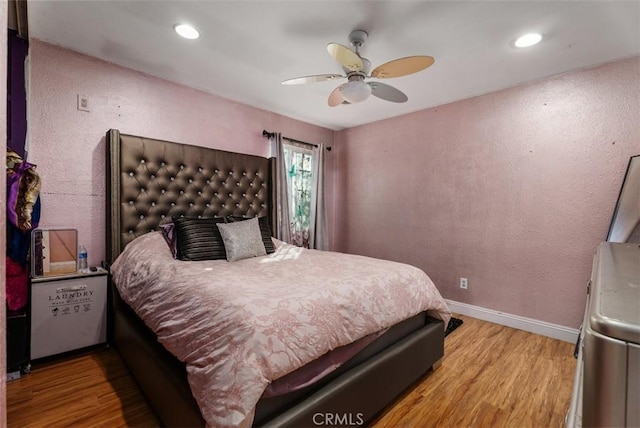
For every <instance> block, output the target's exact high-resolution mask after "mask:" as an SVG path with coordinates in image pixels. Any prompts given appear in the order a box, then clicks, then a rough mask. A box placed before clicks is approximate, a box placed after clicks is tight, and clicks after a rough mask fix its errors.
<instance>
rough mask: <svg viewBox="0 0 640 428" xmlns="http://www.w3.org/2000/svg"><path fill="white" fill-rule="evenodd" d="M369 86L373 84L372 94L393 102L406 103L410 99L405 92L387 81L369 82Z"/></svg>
mask: <svg viewBox="0 0 640 428" xmlns="http://www.w3.org/2000/svg"><path fill="white" fill-rule="evenodd" d="M369 86H371V95H375V96H376V97H378V98H381V99H383V100H386V101H391V102H392V103H406V102H407V100H408V99H409V98H408V97H407V96H406V95H405V94H404V92H402V91H401V90H399V89H396V88H394V87H393V86H389V85H387V84H385V83H380V82H369Z"/></svg>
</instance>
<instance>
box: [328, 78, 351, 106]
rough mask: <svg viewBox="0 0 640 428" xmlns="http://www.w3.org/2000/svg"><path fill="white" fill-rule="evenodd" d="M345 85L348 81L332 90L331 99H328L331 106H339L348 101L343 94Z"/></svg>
mask: <svg viewBox="0 0 640 428" xmlns="http://www.w3.org/2000/svg"><path fill="white" fill-rule="evenodd" d="M344 85H346V83H343V84H342V85H340V86H338V87H337V88H335V89H334V90H333V92H331V95H329V99H328V100H327V102H328V103H329V107H335V106H338V105H340V104H342V103H343V102H345V101H346V100H345V99H344V97H343V96H342V87H343V86H344Z"/></svg>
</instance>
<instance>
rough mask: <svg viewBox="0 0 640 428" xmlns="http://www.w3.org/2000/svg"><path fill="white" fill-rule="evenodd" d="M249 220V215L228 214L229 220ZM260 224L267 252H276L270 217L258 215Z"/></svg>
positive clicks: (231, 221) (230, 221)
mask: <svg viewBox="0 0 640 428" xmlns="http://www.w3.org/2000/svg"><path fill="white" fill-rule="evenodd" d="M242 220H249V217H238V216H233V215H230V216H227V221H228V222H229V223H233V222H234V221H242ZM258 226H260V234H261V235H262V243H263V244H264V249H265V251H266V252H267V254H271V253H274V252H275V251H276V247H275V246H274V245H273V240H272V239H271V236H272V235H271V226H269V217H258Z"/></svg>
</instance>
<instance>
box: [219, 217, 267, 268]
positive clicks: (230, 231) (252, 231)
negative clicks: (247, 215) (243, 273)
mask: <svg viewBox="0 0 640 428" xmlns="http://www.w3.org/2000/svg"><path fill="white" fill-rule="evenodd" d="M217 226H218V230H220V235H221V236H222V242H224V248H225V250H226V252H227V261H230V262H234V261H236V260H242V259H248V258H250V257H258V256H265V255H267V252H266V251H265V249H264V244H263V243H262V234H261V233H260V226H259V225H258V218H257V217H256V218H252V219H250V220H245V221H239V222H235V223H219V224H217Z"/></svg>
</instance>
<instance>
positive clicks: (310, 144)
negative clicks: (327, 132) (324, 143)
mask: <svg viewBox="0 0 640 428" xmlns="http://www.w3.org/2000/svg"><path fill="white" fill-rule="evenodd" d="M274 135H276V134H275V132H269V131H266V130H264V129H263V130H262V136H263V137H265V138H271V137H273V136H274ZM282 139H283V140H287V141H291V142H292V143H298V144H304V145H306V146H311V147H318V145H317V144H313V143H307V142H306V141H300V140H296V139H294V138H289V137H285V136H284V135H283V136H282ZM327 151H328V152H330V151H331V147H327Z"/></svg>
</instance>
